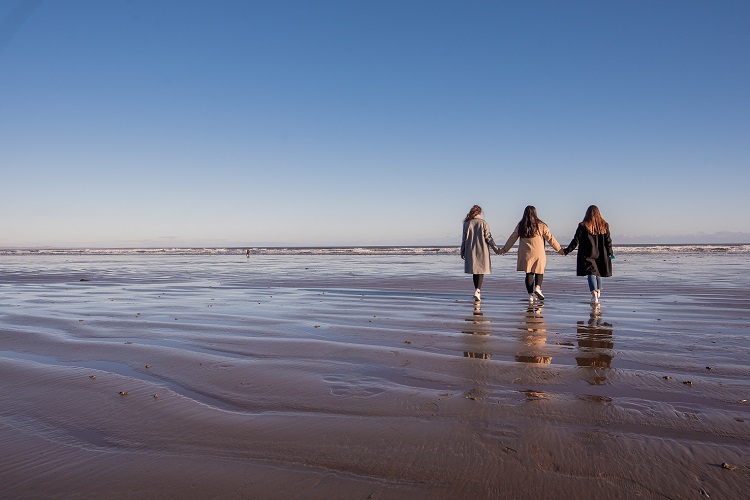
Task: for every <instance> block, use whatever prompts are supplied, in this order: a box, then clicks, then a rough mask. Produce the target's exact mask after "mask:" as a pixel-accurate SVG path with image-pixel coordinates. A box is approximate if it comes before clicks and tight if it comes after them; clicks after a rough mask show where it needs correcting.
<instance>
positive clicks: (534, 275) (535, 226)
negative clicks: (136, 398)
mask: <svg viewBox="0 0 750 500" xmlns="http://www.w3.org/2000/svg"><path fill="white" fill-rule="evenodd" d="M519 238H520V239H521V240H520V241H519V243H518V265H517V266H516V270H518V271H523V272H525V273H526V291H527V292H529V304H533V303H534V300H535V298H537V299H539V300H540V301H541V300H544V294H543V293H542V280H544V267H545V266H546V265H547V254H546V253H545V251H544V242H545V241H546V242H548V243H549V244H550V246H551V247H552V248H553V249H554V250H555V251H556V252H558V253H559V254H561V255H565V254H564V253H563V251H562V249H561V248H560V244H559V243H558V242H557V240H556V239H555V237H554V236H552V234H551V233H550V231H549V228H548V227H547V224H545V223H544V222H542V221H541V220H539V217H537V214H536V207H533V206H531V205H529V206H527V207H526V208H525V209H524V211H523V217H521V221H520V222H519V223H518V225H517V226H516V228H515V229H514V230H513V233H512V234H511V235H510V236H509V237H508V241H506V242H505V246H504V247H503V248H502V250H500V253H501V254H504V253H507V252H508V250H510V249H511V247H512V246H513V244H514V243H515V242H516V240H518V239H519Z"/></svg>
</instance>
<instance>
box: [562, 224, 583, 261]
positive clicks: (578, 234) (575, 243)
mask: <svg viewBox="0 0 750 500" xmlns="http://www.w3.org/2000/svg"><path fill="white" fill-rule="evenodd" d="M580 239H581V225H580V224H578V227H577V228H576V234H575V236H573V239H572V240H570V243H569V244H568V247H567V248H566V249H565V255H568V254H569V253H570V252H572V251H573V250H575V249H576V247H578V241H579V240H580Z"/></svg>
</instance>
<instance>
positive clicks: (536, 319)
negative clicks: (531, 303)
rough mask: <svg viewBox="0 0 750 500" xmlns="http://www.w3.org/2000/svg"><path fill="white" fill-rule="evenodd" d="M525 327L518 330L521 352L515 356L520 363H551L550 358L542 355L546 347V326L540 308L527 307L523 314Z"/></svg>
mask: <svg viewBox="0 0 750 500" xmlns="http://www.w3.org/2000/svg"><path fill="white" fill-rule="evenodd" d="M524 322H525V323H526V324H525V325H522V326H521V328H520V330H521V334H520V341H521V346H522V348H521V350H520V351H519V352H518V353H517V354H516V361H518V362H520V363H542V364H550V363H552V356H548V355H546V354H544V349H545V346H546V345H547V326H546V324H545V322H544V316H543V315H542V308H541V307H529V308H528V309H527V310H526V312H525V314H524Z"/></svg>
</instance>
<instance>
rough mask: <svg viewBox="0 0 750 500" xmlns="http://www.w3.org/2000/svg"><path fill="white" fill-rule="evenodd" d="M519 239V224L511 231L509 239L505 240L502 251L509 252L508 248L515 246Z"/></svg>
mask: <svg viewBox="0 0 750 500" xmlns="http://www.w3.org/2000/svg"><path fill="white" fill-rule="evenodd" d="M517 239H518V226H516V228H515V229H514V230H513V232H512V233H511V235H510V236H508V241H506V242H505V245H504V246H503V248H502V249H501V252H502V253H507V252H508V250H510V249H511V248H513V244H514V243H515V242H516V240H517Z"/></svg>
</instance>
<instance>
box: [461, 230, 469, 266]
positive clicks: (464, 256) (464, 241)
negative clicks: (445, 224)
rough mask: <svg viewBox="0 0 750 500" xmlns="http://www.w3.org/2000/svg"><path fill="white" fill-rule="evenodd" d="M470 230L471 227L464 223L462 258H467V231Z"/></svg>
mask: <svg viewBox="0 0 750 500" xmlns="http://www.w3.org/2000/svg"><path fill="white" fill-rule="evenodd" d="M467 229H469V226H468V224H467V223H466V222H464V227H463V230H462V231H461V258H462V259H465V258H466V230H467Z"/></svg>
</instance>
